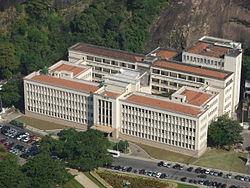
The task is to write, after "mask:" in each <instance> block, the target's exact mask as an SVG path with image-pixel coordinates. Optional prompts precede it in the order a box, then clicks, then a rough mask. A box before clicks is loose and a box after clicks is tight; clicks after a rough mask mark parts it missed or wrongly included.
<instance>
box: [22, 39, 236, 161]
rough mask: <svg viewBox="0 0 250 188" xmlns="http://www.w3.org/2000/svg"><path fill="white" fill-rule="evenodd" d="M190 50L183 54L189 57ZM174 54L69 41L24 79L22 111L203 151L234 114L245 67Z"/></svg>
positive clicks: (167, 146)
mask: <svg viewBox="0 0 250 188" xmlns="http://www.w3.org/2000/svg"><path fill="white" fill-rule="evenodd" d="M202 40H204V39H202ZM206 40H208V37H207V38H206ZM217 40H218V39H217ZM210 42H211V41H210ZM236 44H237V43H235V45H236ZM216 45H217V44H216ZM216 45H215V46H216ZM216 47H217V46H216ZM220 48H221V47H220V46H219V49H220ZM226 48H229V47H226ZM238 48H240V47H238ZM230 49H231V48H230ZM238 50H239V49H238ZM187 51H189V52H188V53H186V52H183V53H182V54H181V57H182V59H184V58H185V59H186V60H187V57H188V56H189V58H190V54H189V53H190V50H187ZM216 51H217V50H216ZM223 52H224V51H223ZM196 53H198V52H196V51H195V53H193V54H196ZM230 53H231V51H230ZM238 53H239V52H238ZM177 56H180V53H179V52H177V51H175V50H172V49H164V48H157V49H155V50H153V51H152V52H150V53H148V54H146V55H143V54H134V53H129V52H125V51H120V50H114V49H109V48H104V47H99V46H94V45H89V44H84V43H78V44H76V45H74V46H72V47H70V48H69V61H68V62H67V61H59V62H58V63H56V64H54V65H53V66H51V67H49V69H48V71H47V72H43V71H37V72H33V73H31V74H30V75H28V76H26V77H25V78H24V96H25V113H26V114H27V115H29V116H33V117H37V118H42V119H45V120H49V121H50V120H51V121H57V122H59V123H66V124H67V125H69V126H73V127H77V128H79V129H83V130H87V129H89V128H92V129H97V130H100V131H103V132H105V133H106V134H107V135H109V136H112V137H114V138H118V139H119V138H120V139H127V140H131V141H135V142H140V143H144V144H148V145H152V146H154V147H159V148H163V149H167V150H171V151H174V152H180V153H184V154H186V155H189V156H193V157H199V156H200V155H202V153H204V151H205V150H206V147H207V130H208V126H209V124H210V123H211V122H212V121H213V120H215V119H216V118H217V117H218V116H220V115H222V114H225V113H228V114H229V115H231V114H232V113H234V110H235V106H236V103H237V100H235V97H236V95H237V96H238V95H239V94H238V93H236V90H237V87H238V86H237V84H238V80H237V76H238V73H239V72H240V67H238V69H237V70H229V68H228V69H227V68H225V67H227V66H226V64H228V63H229V61H228V60H225V59H216V60H213V65H215V61H216V62H217V63H216V66H217V67H211V66H207V65H206V66H203V65H202V64H197V63H193V62H192V63H191V62H189V61H183V62H181V61H177V60H176V59H175V58H176V57H177ZM225 56H229V55H228V53H227V55H225ZM193 58H194V56H192V59H193ZM197 58H198V57H197V56H196V60H197ZM199 58H201V57H199ZM237 58H238V59H237ZM237 58H236V59H237V60H236V61H237V62H234V63H236V64H237V63H238V65H239V62H238V61H239V60H240V54H238V55H237ZM231 60H232V59H231ZM234 60H235V59H234ZM204 61H205V60H204V59H203V60H202V62H203V63H204ZM207 61H208V59H207V60H206V62H207ZM209 61H210V63H211V59H210V60H209ZM219 62H220V63H219ZM199 63H201V60H200V59H199ZM234 63H232V64H234ZM223 67H224V68H223ZM226 69H227V70H226ZM235 82H237V83H235Z"/></svg>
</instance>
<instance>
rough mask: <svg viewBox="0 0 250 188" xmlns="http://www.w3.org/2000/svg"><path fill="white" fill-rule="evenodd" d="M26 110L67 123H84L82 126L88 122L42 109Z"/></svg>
mask: <svg viewBox="0 0 250 188" xmlns="http://www.w3.org/2000/svg"><path fill="white" fill-rule="evenodd" d="M27 108H28V110H29V111H31V112H35V113H39V114H44V115H47V116H51V117H56V118H60V119H64V120H68V121H73V122H76V123H84V124H87V123H88V120H87V119H86V118H84V117H79V116H78V117H77V116H72V115H69V114H63V113H58V112H55V111H50V110H44V109H40V108H35V107H33V106H28V107H27ZM92 116H93V115H92ZM85 117H86V116H85Z"/></svg>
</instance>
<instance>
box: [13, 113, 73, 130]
mask: <svg viewBox="0 0 250 188" xmlns="http://www.w3.org/2000/svg"><path fill="white" fill-rule="evenodd" d="M16 120H17V121H20V122H22V123H25V124H27V125H30V126H32V127H34V128H37V129H41V130H53V129H66V128H70V127H68V126H65V125H61V124H57V123H54V122H50V121H44V120H40V119H36V118H31V117H27V116H21V117H19V118H17V119H16Z"/></svg>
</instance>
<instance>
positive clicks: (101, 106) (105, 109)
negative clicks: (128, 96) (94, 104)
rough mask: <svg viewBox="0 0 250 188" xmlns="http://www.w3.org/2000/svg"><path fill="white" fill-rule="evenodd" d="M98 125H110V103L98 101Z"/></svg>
mask: <svg viewBox="0 0 250 188" xmlns="http://www.w3.org/2000/svg"><path fill="white" fill-rule="evenodd" d="M98 113H99V114H98V123H99V124H100V125H103V124H105V125H112V102H109V101H104V100H100V99H98Z"/></svg>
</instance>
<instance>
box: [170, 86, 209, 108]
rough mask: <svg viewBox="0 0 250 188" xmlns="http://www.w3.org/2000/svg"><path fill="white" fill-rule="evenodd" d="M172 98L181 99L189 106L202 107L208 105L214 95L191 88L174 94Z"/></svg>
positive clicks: (185, 88) (184, 88) (182, 89)
mask: <svg viewBox="0 0 250 188" xmlns="http://www.w3.org/2000/svg"><path fill="white" fill-rule="evenodd" d="M171 97H172V98H181V99H182V101H184V102H185V103H187V104H190V105H194V106H199V107H201V106H204V105H205V104H207V102H208V101H209V100H210V99H211V98H213V94H211V93H209V92H208V91H202V90H201V89H199V90H198V89H194V88H190V87H182V88H181V89H179V90H177V91H176V92H175V93H173V95H172V96H171Z"/></svg>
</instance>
